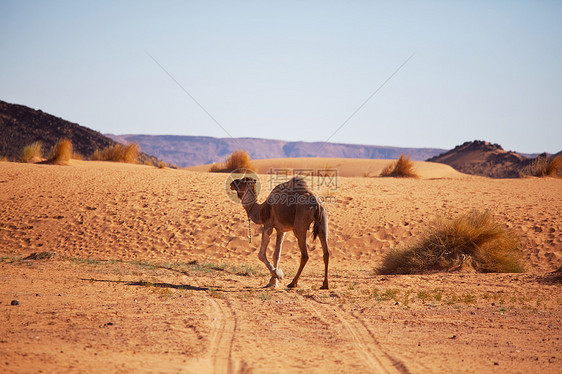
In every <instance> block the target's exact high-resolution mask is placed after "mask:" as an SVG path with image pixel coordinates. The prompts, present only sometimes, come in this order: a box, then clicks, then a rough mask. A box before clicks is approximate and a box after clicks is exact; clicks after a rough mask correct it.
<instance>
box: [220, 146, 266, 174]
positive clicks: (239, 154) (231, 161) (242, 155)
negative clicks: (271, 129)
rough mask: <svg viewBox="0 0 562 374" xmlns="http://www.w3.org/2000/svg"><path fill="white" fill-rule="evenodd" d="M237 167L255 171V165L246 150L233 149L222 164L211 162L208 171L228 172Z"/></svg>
mask: <svg viewBox="0 0 562 374" xmlns="http://www.w3.org/2000/svg"><path fill="white" fill-rule="evenodd" d="M237 169H248V170H251V171H256V167H255V166H254V164H253V163H252V160H251V159H250V155H249V154H248V152H246V151H244V150H237V151H234V152H232V154H231V155H230V156H228V158H227V159H226V161H225V162H224V163H223V164H222V165H221V164H213V165H211V168H210V170H209V171H210V172H212V173H230V172H231V171H234V170H237Z"/></svg>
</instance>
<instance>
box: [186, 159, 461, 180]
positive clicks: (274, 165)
mask: <svg viewBox="0 0 562 374" xmlns="http://www.w3.org/2000/svg"><path fill="white" fill-rule="evenodd" d="M252 162H253V163H254V165H255V166H256V168H257V170H258V173H259V174H272V173H276V172H277V171H280V170H283V169H290V170H296V171H299V170H301V171H303V172H306V171H307V170H311V169H312V170H313V171H315V172H318V171H328V170H334V169H336V170H337V171H338V175H339V176H341V177H377V176H379V175H380V173H381V171H382V169H383V168H384V167H385V166H387V165H388V164H390V163H391V162H392V160H373V159H352V158H323V157H315V158H272V159H263V160H253V161H252ZM413 163H414V165H415V170H416V173H417V174H418V175H419V176H420V178H423V179H436V178H460V177H462V176H463V175H464V174H462V173H459V172H458V171H456V170H455V169H453V168H452V167H450V166H449V165H445V164H439V163H435V162H424V161H413ZM209 168H210V165H199V166H192V167H189V168H187V170H191V171H200V172H205V171H208V170H209Z"/></svg>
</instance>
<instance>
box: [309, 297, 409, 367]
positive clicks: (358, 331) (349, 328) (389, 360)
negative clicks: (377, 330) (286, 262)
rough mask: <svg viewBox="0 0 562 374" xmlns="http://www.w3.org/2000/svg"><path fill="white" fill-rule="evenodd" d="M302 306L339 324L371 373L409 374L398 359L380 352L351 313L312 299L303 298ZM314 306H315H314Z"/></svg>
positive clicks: (366, 330) (378, 347)
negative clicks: (330, 316)
mask: <svg viewBox="0 0 562 374" xmlns="http://www.w3.org/2000/svg"><path fill="white" fill-rule="evenodd" d="M303 301H304V302H303V305H304V306H305V308H307V309H308V310H309V311H310V312H311V313H313V314H316V315H317V316H318V317H319V318H321V319H322V320H323V321H329V320H330V318H329V315H330V314H331V315H333V318H334V319H335V320H337V321H339V322H340V324H341V326H343V328H344V329H345V331H346V332H347V333H348V335H349V337H350V338H351V342H352V343H353V345H354V346H355V348H356V350H357V351H358V352H359V354H360V355H361V357H362V358H363V359H364V362H365V364H366V365H367V366H368V367H369V369H370V370H371V371H370V372H372V373H389V374H390V373H400V374H408V373H410V372H409V370H408V368H407V367H406V365H404V363H403V362H402V361H400V360H398V359H395V358H393V357H392V356H391V355H389V354H388V353H386V352H385V351H383V350H382V348H381V346H380V344H379V342H378V341H377V339H376V338H375V336H374V335H373V333H372V332H371V330H369V328H368V327H367V326H366V324H365V323H364V322H363V321H361V320H360V319H359V318H358V317H356V316H355V315H354V314H352V313H348V312H346V311H345V310H343V308H341V306H340V307H330V306H328V305H325V304H324V303H321V302H319V301H317V300H315V299H314V298H313V297H303ZM315 304H316V305H315Z"/></svg>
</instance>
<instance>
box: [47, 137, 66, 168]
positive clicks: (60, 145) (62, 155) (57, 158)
mask: <svg viewBox="0 0 562 374" xmlns="http://www.w3.org/2000/svg"><path fill="white" fill-rule="evenodd" d="M71 156H72V142H71V141H70V140H68V139H61V140H59V141H58V142H57V144H55V145H54V147H53V149H52V150H51V157H50V158H49V160H48V162H49V163H52V164H55V165H65V164H68V161H70V157H71Z"/></svg>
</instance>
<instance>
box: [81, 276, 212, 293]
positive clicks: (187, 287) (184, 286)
mask: <svg viewBox="0 0 562 374" xmlns="http://www.w3.org/2000/svg"><path fill="white" fill-rule="evenodd" d="M81 280H83V281H88V282H100V283H116V284H124V285H127V286H137V287H158V288H173V289H176V290H191V291H209V290H210V288H209V287H199V286H192V285H190V284H172V283H152V282H145V281H136V282H131V281H121V280H110V279H92V278H90V279H86V278H81Z"/></svg>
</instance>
